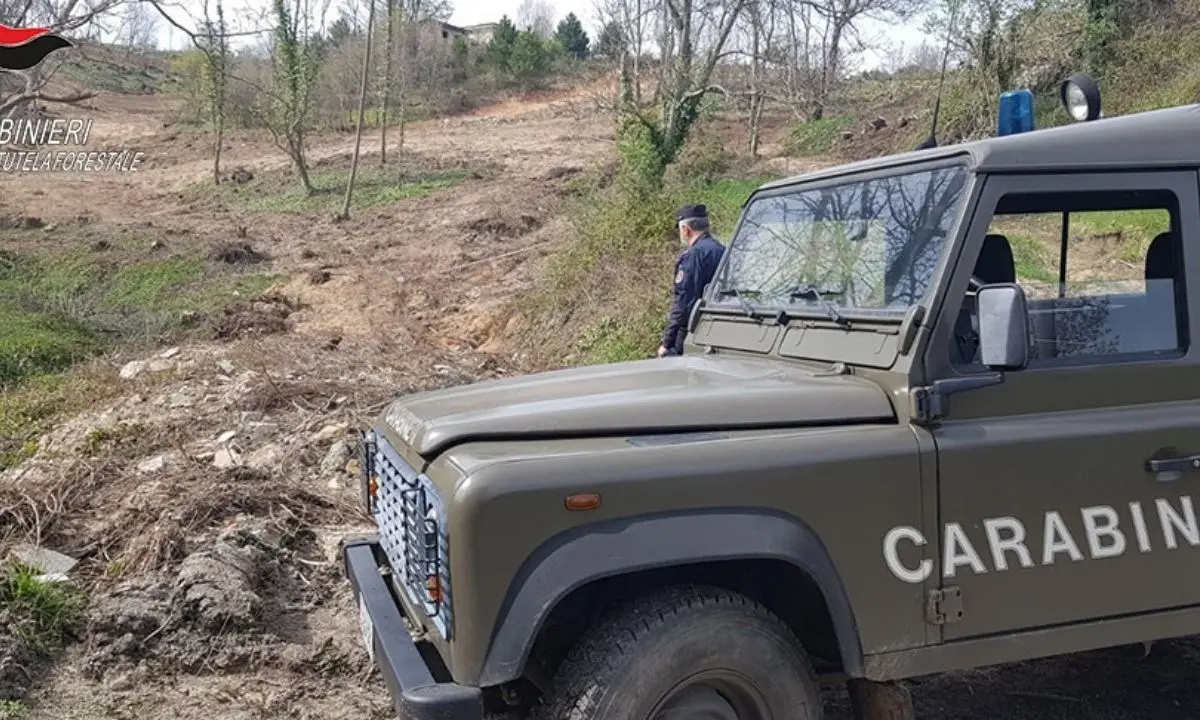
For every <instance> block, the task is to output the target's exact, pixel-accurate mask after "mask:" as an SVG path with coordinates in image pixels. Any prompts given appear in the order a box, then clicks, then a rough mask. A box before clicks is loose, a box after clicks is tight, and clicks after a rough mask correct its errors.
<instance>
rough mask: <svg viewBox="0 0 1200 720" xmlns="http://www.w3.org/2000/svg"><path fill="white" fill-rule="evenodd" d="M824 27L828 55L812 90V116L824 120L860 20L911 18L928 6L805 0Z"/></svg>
mask: <svg viewBox="0 0 1200 720" xmlns="http://www.w3.org/2000/svg"><path fill="white" fill-rule="evenodd" d="M804 2H805V3H806V4H807V5H809V6H810V7H811V8H812V10H813V12H814V14H815V15H816V16H817V17H818V18H819V19H820V20H821V22H822V23H823V25H824V28H823V29H824V43H823V46H824V52H823V53H822V55H823V57H822V62H821V70H820V75H819V77H818V78H817V84H816V87H814V88H812V91H813V102H812V114H811V117H812V119H814V120H820V119H821V118H822V117H823V116H824V113H825V106H826V103H827V100H828V98H829V94H830V93H831V92H832V91H833V90H834V88H835V87H836V86H837V84H838V82H839V81H840V80H841V72H842V69H843V67H842V63H843V61H844V57H845V54H846V50H847V47H846V43H847V41H850V40H852V39H854V36H855V35H856V31H857V24H858V22H859V21H861V20H864V19H866V18H876V19H882V20H894V19H907V18H910V17H912V16H913V15H914V14H915V13H917V12H919V11H921V10H923V9H924V8H925V7H927V4H928V3H927V2H926V0H804Z"/></svg>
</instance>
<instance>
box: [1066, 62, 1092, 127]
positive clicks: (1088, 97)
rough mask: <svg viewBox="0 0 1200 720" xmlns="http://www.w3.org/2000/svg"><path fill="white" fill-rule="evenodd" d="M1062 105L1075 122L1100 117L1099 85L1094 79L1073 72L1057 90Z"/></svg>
mask: <svg viewBox="0 0 1200 720" xmlns="http://www.w3.org/2000/svg"><path fill="white" fill-rule="evenodd" d="M1058 95H1059V99H1061V100H1062V104H1063V107H1065V108H1066V109H1067V113H1069V114H1070V115H1071V117H1072V118H1074V119H1075V120H1076V121H1077V122H1086V121H1090V120H1095V119H1096V118H1098V117H1100V87H1099V86H1098V85H1096V81H1095V80H1093V79H1092V78H1090V77H1088V76H1087V75H1084V74H1083V73H1075V74H1074V75H1072V76H1070V77H1069V78H1067V79H1066V80H1065V81H1064V82H1063V84H1062V86H1061V87H1060V88H1059V90H1058Z"/></svg>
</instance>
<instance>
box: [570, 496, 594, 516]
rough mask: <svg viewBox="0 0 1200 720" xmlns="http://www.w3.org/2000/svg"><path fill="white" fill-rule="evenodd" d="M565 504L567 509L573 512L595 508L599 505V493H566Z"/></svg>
mask: <svg viewBox="0 0 1200 720" xmlns="http://www.w3.org/2000/svg"><path fill="white" fill-rule="evenodd" d="M566 506H567V509H568V510H571V511H573V512H581V511H584V510H595V509H596V508H598V507H600V494H599V493H584V494H580V495H568V496H567V502H566Z"/></svg>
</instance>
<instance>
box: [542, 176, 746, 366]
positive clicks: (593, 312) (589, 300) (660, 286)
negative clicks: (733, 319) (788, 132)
mask: <svg viewBox="0 0 1200 720" xmlns="http://www.w3.org/2000/svg"><path fill="white" fill-rule="evenodd" d="M768 179H770V178H766V177H755V178H723V179H717V180H715V181H714V182H711V183H700V184H689V185H677V184H668V185H667V187H666V188H665V189H663V190H661V191H658V192H643V193H638V194H630V193H628V192H624V191H622V190H620V189H619V187H607V188H603V189H597V188H593V189H591V190H588V191H583V193H582V197H581V198H580V199H579V202H578V203H577V207H576V208H573V210H574V212H573V216H574V218H575V224H576V228H577V232H576V234H575V236H574V239H573V241H572V242H571V243H570V244H569V245H568V246H567V247H566V248H564V249H563V250H561V251H559V252H557V253H556V254H555V255H553V256H551V258H550V260H549V263H548V265H547V267H546V271H545V273H544V274H543V277H542V285H541V287H540V288H539V291H538V292H537V293H535V294H534V295H533V296H532V297H530V298H529V299H528V300H526V305H525V310H526V311H527V312H528V313H529V314H531V315H534V316H537V317H540V318H543V319H546V322H544V323H543V322H539V323H537V325H539V326H542V327H559V324H558V323H557V322H556V321H555V320H553V319H551V318H561V317H562V316H563V315H564V314H568V315H569V314H572V313H576V312H578V313H580V314H584V315H585V316H586V318H587V320H586V321H585V322H583V323H582V324H579V325H576V326H575V328H574V332H575V335H574V337H573V339H572V340H571V341H570V347H569V348H565V349H564V348H560V347H555V348H554V349H553V350H551V352H555V353H559V352H574V353H577V354H579V355H581V356H582V357H583V358H584V360H585V361H586V362H589V363H610V362H620V361H624V360H633V359H638V358H645V357H650V356H652V355H653V353H654V351H655V349H656V348H657V347H658V342H659V337H660V334H661V332H662V329H663V327H664V324H665V322H666V315H667V310H668V308H669V304H670V291H671V271H672V267H673V266H674V262H675V258H676V257H678V255H679V253H680V252H681V251H682V248H681V246H680V245H679V240H678V236H677V234H676V230H675V220H674V212H675V210H676V209H677V208H678V207H680V206H681V205H685V204H694V203H703V204H704V205H706V206H707V207H708V212H709V217H710V219H711V221H712V225H713V234H714V235H715V236H716V237H717V238H718V239H719V240H721V241H722V242H724V243H726V244H728V242H729V238H730V236H731V235H732V233H733V230H734V227H735V225H736V223H737V220H738V217H739V215H740V214H741V207H742V204H743V203H744V202H745V201H746V199H747V198H748V197H749V196H750V194H751V193H752V192H754V190H755V189H757V188H758V187H759V186H760V185H762V183H763V182H765V181H767V180H768ZM558 335H560V333H556V339H557V336H558ZM548 342H549V344H550V345H553V343H554V341H548Z"/></svg>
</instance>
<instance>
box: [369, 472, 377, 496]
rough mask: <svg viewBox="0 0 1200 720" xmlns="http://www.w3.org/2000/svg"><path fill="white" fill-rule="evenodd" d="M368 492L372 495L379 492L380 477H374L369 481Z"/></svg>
mask: <svg viewBox="0 0 1200 720" xmlns="http://www.w3.org/2000/svg"><path fill="white" fill-rule="evenodd" d="M367 492H368V493H370V494H371V497H375V496H376V495H377V494H378V493H379V478H377V477H372V478H371V479H370V480H368V481H367Z"/></svg>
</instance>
